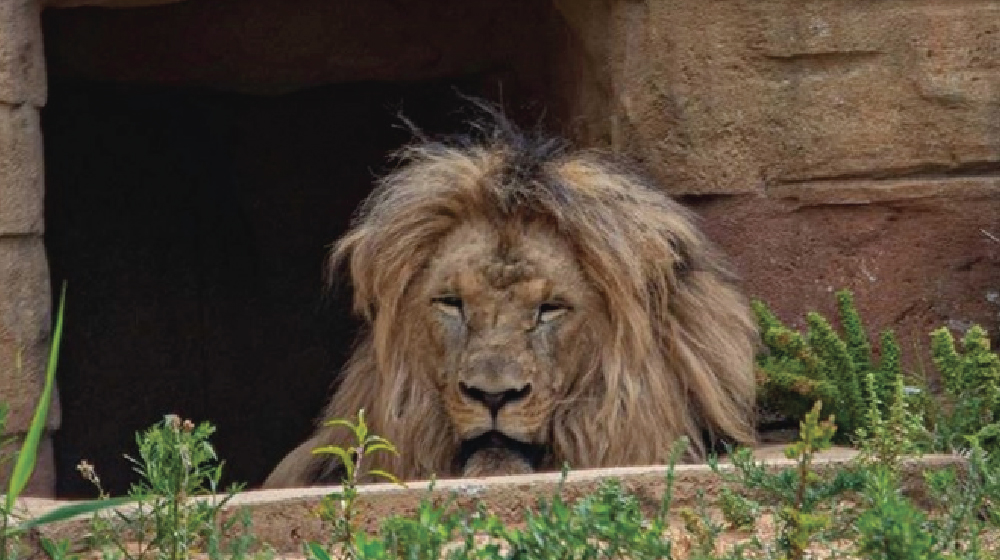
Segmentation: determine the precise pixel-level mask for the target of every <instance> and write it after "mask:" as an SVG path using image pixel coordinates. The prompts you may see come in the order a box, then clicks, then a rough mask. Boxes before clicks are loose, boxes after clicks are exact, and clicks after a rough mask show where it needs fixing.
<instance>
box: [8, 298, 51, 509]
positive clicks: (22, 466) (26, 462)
mask: <svg viewBox="0 0 1000 560" xmlns="http://www.w3.org/2000/svg"><path fill="white" fill-rule="evenodd" d="M65 306H66V283H65V282H63V286H62V294H61V295H60V297H59V313H58V315H57V316H56V328H55V332H54V333H53V335H52V348H51V349H50V351H49V363H48V366H47V367H46V370H45V387H44V389H42V397H41V399H40V400H39V402H38V406H37V407H36V408H35V416H34V418H32V419H31V426H30V427H29V428H28V435H27V436H26V437H25V439H24V443H23V444H22V445H21V449H20V451H18V453H17V462H16V463H15V464H14V470H13V471H12V472H11V476H10V484H9V486H8V489H7V502H6V504H7V509H6V511H8V512H10V511H14V502H15V500H17V497H18V496H19V495H20V494H21V491H22V490H24V487H25V486H26V485H27V484H28V479H29V478H31V473H32V471H34V470H35V461H36V459H37V458H38V443H39V441H41V439H42V431H43V430H44V429H45V421H46V420H47V419H48V416H49V403H50V401H51V400H52V386H53V385H55V378H56V359H57V358H58V356H59V342H60V341H61V340H62V326H63V310H64V308H65Z"/></svg>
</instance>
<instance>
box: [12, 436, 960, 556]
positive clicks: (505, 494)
mask: <svg viewBox="0 0 1000 560" xmlns="http://www.w3.org/2000/svg"><path fill="white" fill-rule="evenodd" d="M855 454H856V452H855V451H853V450H847V449H836V448H835V449H833V450H830V451H827V452H824V453H821V454H820V455H819V456H818V457H817V458H816V460H815V463H814V464H815V466H816V468H818V469H822V468H829V467H831V466H836V465H841V464H844V463H845V462H847V461H849V460H850V459H851V458H853V457H854V456H855ZM776 455H777V448H775V450H772V451H765V452H763V453H759V454H757V458H758V460H764V461H765V462H766V463H767V464H768V465H769V466H771V467H772V468H781V467H787V466H791V465H794V461H791V460H788V459H785V458H784V457H780V458H779V457H776ZM961 464H963V460H962V459H961V458H960V457H957V456H953V455H926V456H924V457H922V458H920V459H910V460H907V461H904V481H905V484H904V486H905V488H906V489H907V490H908V491H911V492H913V493H914V494H915V495H916V497H917V498H918V499H919V498H920V490H921V488H922V483H921V481H922V475H921V473H922V472H924V471H926V470H928V469H939V468H943V467H947V466H951V465H961ZM723 468H724V469H725V468H731V467H728V466H725V465H723ZM667 471H668V469H667V467H665V466H647V467H624V468H614V469H591V470H580V471H572V472H570V473H569V475H568V477H567V479H566V482H565V484H564V486H563V491H562V495H563V496H564V497H565V498H566V499H569V500H574V499H577V498H580V497H583V496H585V495H588V494H590V493H592V492H593V491H594V490H595V489H596V488H597V487H598V486H599V485H600V484H601V482H602V481H603V480H605V479H607V478H619V479H620V480H621V481H622V484H623V486H624V487H625V488H626V489H627V490H628V491H630V492H634V493H635V494H636V495H637V496H638V497H639V498H640V501H641V502H642V503H643V507H644V508H646V509H647V510H648V512H647V513H649V512H652V511H653V510H655V509H656V508H658V507H659V503H660V502H659V500H660V496H661V495H662V493H663V491H664V489H665V482H666V474H667ZM560 477H561V475H560V473H545V474H533V475H519V476H505V477H489V478H469V479H448V480H439V481H437V482H436V484H435V487H434V489H433V491H432V493H431V494H430V495H432V496H433V499H434V500H435V501H437V500H443V499H446V498H447V497H448V496H450V495H454V496H455V502H454V503H455V506H456V507H459V508H471V507H474V506H475V504H476V503H477V502H482V503H484V504H485V505H486V507H487V509H489V510H490V511H492V512H493V513H495V514H497V515H498V516H499V517H500V518H501V519H502V521H504V522H505V523H508V524H512V523H513V524H516V523H519V522H521V521H522V520H523V518H524V512H525V510H526V509H527V508H529V507H534V505H535V504H536V499H537V497H538V496H551V495H553V493H554V492H555V491H556V490H557V488H558V484H559V480H560ZM428 487H429V482H428V481H417V482H409V483H407V488H400V487H399V486H396V485H394V484H371V485H363V486H361V487H359V498H358V500H357V502H356V505H357V516H356V520H357V522H358V523H359V526H360V527H364V528H365V529H366V530H369V531H374V530H376V529H377V528H378V526H379V524H380V523H381V522H382V521H383V520H384V519H385V518H386V517H388V516H390V515H397V514H404V515H405V514H410V513H413V512H415V511H416V508H417V507H418V505H419V503H420V500H421V499H423V498H424V497H426V496H428V495H429V494H428ZM723 487H724V485H723V484H722V483H721V481H720V480H719V478H718V475H716V474H715V473H713V472H712V471H711V469H710V468H709V467H708V465H704V464H695V465H678V466H677V467H676V470H675V486H674V494H673V496H674V502H673V504H674V506H675V507H684V506H691V505H693V504H694V503H695V500H696V496H697V494H696V492H697V491H698V490H701V491H703V492H704V494H705V497H706V499H708V500H709V501H712V500H714V499H715V498H716V496H717V495H718V493H719V491H720V490H721V489H722V488H723ZM337 488H338V487H336V486H331V487H315V488H299V489H284V490H257V491H247V492H244V493H242V494H240V495H238V496H236V497H235V498H234V499H233V500H232V501H231V502H230V503H229V505H228V506H227V511H228V512H230V513H231V512H233V511H234V510H236V508H240V507H242V506H246V507H248V508H249V509H250V510H251V512H252V516H253V534H254V535H256V536H257V537H259V538H260V539H261V540H262V541H263V542H266V543H268V544H270V545H272V546H273V547H274V548H275V549H276V550H277V551H279V552H292V553H296V552H299V551H301V545H302V543H303V542H306V541H309V540H322V539H325V538H327V537H328V531H327V530H326V528H324V526H323V524H322V522H321V521H320V520H319V519H318V518H317V516H316V515H315V508H316V506H317V505H319V503H320V500H321V499H322V498H323V496H325V495H327V494H328V493H330V492H332V491H334V490H336V489H337ZM67 503H69V502H65V501H57V500H47V499H33V498H25V499H22V500H21V501H20V504H21V506H22V507H23V508H24V509H25V511H26V512H27V513H29V514H30V515H34V516H37V515H41V514H44V513H46V512H48V511H51V510H52V509H54V508H56V507H59V506H61V505H65V504H67ZM126 509H127V508H123V509H122V511H125V510H126ZM87 519H88V518H87V517H86V516H81V517H78V518H76V519H75V520H72V521H67V522H64V523H61V524H58V525H54V526H48V527H45V528H43V531H44V533H45V534H47V535H49V536H51V537H54V538H79V537H81V536H83V535H84V534H85V532H86V530H87V523H88V521H87Z"/></svg>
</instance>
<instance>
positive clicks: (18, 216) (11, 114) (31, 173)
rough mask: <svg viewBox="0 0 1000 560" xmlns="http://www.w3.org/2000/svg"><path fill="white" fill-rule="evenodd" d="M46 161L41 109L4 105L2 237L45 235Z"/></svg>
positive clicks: (0, 125) (0, 110)
mask: <svg viewBox="0 0 1000 560" xmlns="http://www.w3.org/2000/svg"><path fill="white" fill-rule="evenodd" d="M43 158H44V154H43V149H42V133H41V127H40V125H39V119H38V109H36V108H35V107H33V106H32V105H29V104H20V105H8V104H4V103H0V235H9V234H17V235H23V234H40V233H42V232H43V231H45V219H44V199H45V185H44V177H45V172H44V165H45V164H44V161H43Z"/></svg>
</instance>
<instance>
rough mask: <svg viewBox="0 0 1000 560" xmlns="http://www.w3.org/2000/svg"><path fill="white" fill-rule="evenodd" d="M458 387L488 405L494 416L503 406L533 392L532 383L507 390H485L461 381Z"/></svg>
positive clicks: (473, 398)
mask: <svg viewBox="0 0 1000 560" xmlns="http://www.w3.org/2000/svg"><path fill="white" fill-rule="evenodd" d="M458 388H459V389H460V390H461V391H462V394H463V395H465V396H467V397H469V398H470V399H472V400H475V401H479V402H481V403H483V404H484V405H486V408H488V409H489V410H490V414H492V415H493V416H496V415H497V412H499V411H500V409H501V408H503V407H505V406H507V405H508V404H510V403H512V402H516V401H519V400H521V399H523V398H525V397H527V396H528V393H530V392H531V384H530V383H529V384H526V385H525V386H524V387H521V388H520V389H507V390H506V391H499V392H492V391H484V390H482V389H479V388H478V387H472V386H469V385H466V384H465V383H462V382H459V384H458Z"/></svg>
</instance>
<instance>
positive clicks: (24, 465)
mask: <svg viewBox="0 0 1000 560" xmlns="http://www.w3.org/2000/svg"><path fill="white" fill-rule="evenodd" d="M65 308H66V284H65V283H63V286H62V293H61V294H60V298H59V310H58V313H57V314H56V322H55V330H54V331H53V333H52V345H51V347H50V349H49V360H48V364H47V365H46V368H45V384H44V385H43V387H42V394H41V397H40V398H39V401H38V404H37V405H36V407H35V412H34V415H33V416H32V418H31V424H29V427H28V433H27V434H26V435H25V437H24V441H22V442H21V447H20V449H18V450H17V451H16V452H15V457H14V468H13V470H12V471H11V474H10V480H9V481H8V484H7V493H6V495H5V496H4V498H3V500H2V506H0V516H2V517H3V519H2V521H0V560H7V559H8V558H9V557H10V555H11V553H12V550H11V541H12V540H15V539H17V537H19V536H20V535H23V534H25V533H27V532H28V531H29V530H30V529H33V528H35V527H39V526H41V525H46V524H48V523H55V522H58V521H63V520H66V519H69V518H72V517H74V516H76V515H80V514H85V513H90V512H94V511H98V510H100V509H104V508H106V507H111V506H115V505H120V504H122V503H125V502H126V501H127V500H124V499H118V500H109V501H85V502H80V503H75V504H70V505H67V506H63V507H60V508H57V509H55V510H52V511H50V512H49V513H47V514H45V515H43V516H39V517H36V518H33V519H25V518H24V517H23V516H20V515H18V514H17V512H16V511H15V506H16V503H17V498H18V496H20V494H21V492H22V491H23V490H24V488H25V486H27V484H28V481H29V480H30V479H31V475H32V473H33V472H34V470H35V463H36V461H37V460H38V445H39V443H40V442H41V439H42V433H43V431H44V429H45V422H46V420H47V419H48V414H49V405H50V403H51V402H52V391H53V388H54V386H55V378H56V364H57V360H58V356H59V346H60V343H61V342H62V331H63V317H64V315H65ZM15 365H16V367H18V368H19V367H20V359H18V361H17V364H15ZM8 411H9V408H8V406H7V405H6V404H3V405H2V406H0V433H2V432H4V430H5V428H6V422H7V413H8ZM10 441H12V438H4V441H3V442H2V443H3V444H7V443H9V442H10ZM18 520H19V521H20V522H19V523H16V524H13V525H12V524H11V522H12V521H18ZM42 544H43V546H46V547H48V548H51V550H53V551H59V550H61V549H60V548H59V545H57V544H56V543H54V542H52V541H48V540H46V539H42Z"/></svg>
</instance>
